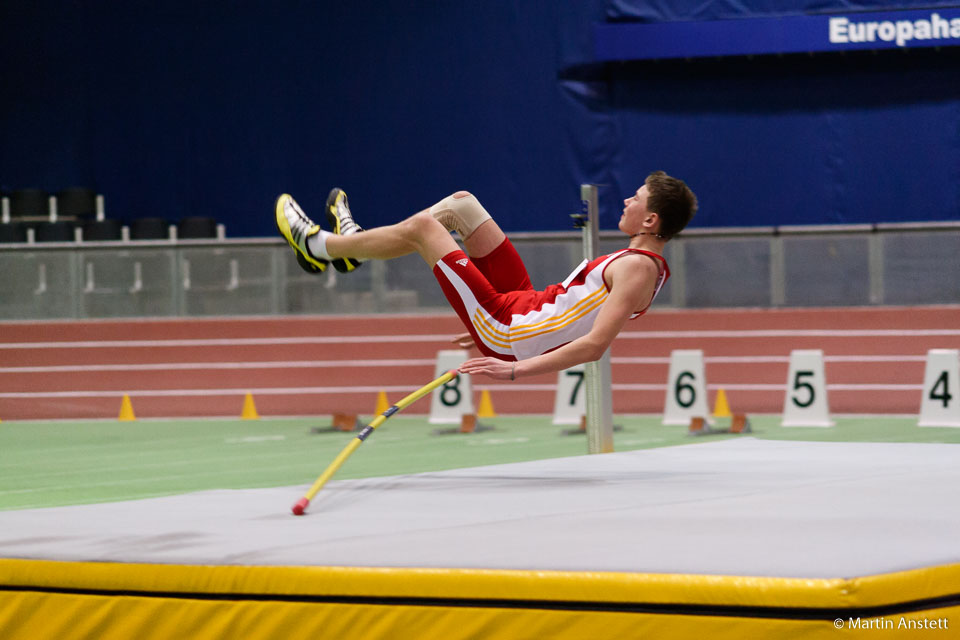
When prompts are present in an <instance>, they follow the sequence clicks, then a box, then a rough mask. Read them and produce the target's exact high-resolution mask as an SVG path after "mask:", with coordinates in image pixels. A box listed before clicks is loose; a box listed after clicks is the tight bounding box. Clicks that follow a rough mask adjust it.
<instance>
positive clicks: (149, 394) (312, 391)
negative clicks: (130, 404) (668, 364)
mask: <svg viewBox="0 0 960 640" xmlns="http://www.w3.org/2000/svg"><path fill="white" fill-rule="evenodd" d="M611 386H612V387H613V390H614V391H666V389H667V385H665V384H644V383H621V384H613V385H611ZM707 388H708V389H721V388H722V389H724V390H726V391H734V390H735V391H786V389H787V385H786V384H763V383H755V384H739V383H736V384H722V383H717V384H708V385H707ZM416 389H417V387H408V386H390V385H383V386H374V387H366V386H364V387H359V386H358V387H266V388H260V389H256V388H244V389H145V390H141V391H136V390H127V391H122V390H116V391H114V390H111V391H21V392H2V393H0V399H35V398H120V397H122V396H123V395H124V394H127V395H129V396H130V397H131V398H169V397H213V396H244V395H246V394H247V393H252V394H253V395H261V396H262V395H273V396H276V395H280V396H286V395H325V394H356V393H378V392H380V391H384V392H386V393H410V392H411V391H415V390H416ZM484 389H486V390H488V391H497V392H506V391H513V392H527V391H549V392H556V390H557V387H556V385H554V384H507V385H504V384H491V385H485V386H483V387H478V390H484ZM827 389H828V390H831V391H918V390H921V389H923V385H922V384H842V383H837V384H828V385H827Z"/></svg>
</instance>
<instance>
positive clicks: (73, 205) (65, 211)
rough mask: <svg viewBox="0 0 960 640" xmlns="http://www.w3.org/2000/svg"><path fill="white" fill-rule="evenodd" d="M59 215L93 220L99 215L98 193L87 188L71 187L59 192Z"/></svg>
mask: <svg viewBox="0 0 960 640" xmlns="http://www.w3.org/2000/svg"><path fill="white" fill-rule="evenodd" d="M57 215H58V216H64V217H66V218H76V219H78V220H80V219H84V218H86V219H90V220H92V219H93V218H95V217H96V215H97V192H96V191H94V190H93V189H88V188H87V187H69V188H67V189H63V190H61V191H58V192H57Z"/></svg>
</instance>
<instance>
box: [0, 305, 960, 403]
mask: <svg viewBox="0 0 960 640" xmlns="http://www.w3.org/2000/svg"><path fill="white" fill-rule="evenodd" d="M461 331H462V328H461V326H460V324H459V321H458V320H457V318H456V317H455V316H454V315H453V314H445V315H382V316H350V317H346V316H314V317H303V316H298V317H268V318H265V317H260V318H220V319H174V320H131V321H87V322H30V323H13V322H11V323H0V419H3V420H20V419H61V418H62V419H76V418H112V417H116V416H117V415H118V413H119V410H120V402H121V399H122V397H123V395H124V394H129V395H130V397H131V400H132V402H133V407H134V410H135V412H136V415H137V417H138V418H140V417H184V416H239V415H240V412H241V409H242V406H243V399H244V396H245V395H246V393H251V394H253V397H254V399H255V402H256V407H257V410H258V411H259V413H260V414H261V415H265V416H272V415H329V414H331V413H334V412H347V413H362V414H371V413H373V411H374V407H375V406H376V397H377V393H378V391H381V390H383V391H386V392H387V395H388V397H389V399H390V401H391V402H393V401H396V400H398V399H399V398H400V397H402V395H404V394H405V393H407V392H409V391H411V390H413V389H416V388H418V387H420V386H421V385H423V384H425V383H427V382H429V381H430V380H431V379H432V378H433V377H434V360H435V357H436V353H437V351H439V350H441V349H449V348H451V345H450V343H449V341H448V339H449V337H450V336H452V335H454V334H457V333H460V332H461ZM934 348H939V349H960V307H956V306H943V307H913V308H848V309H812V310H806V309H805V310H734V311H730V310H709V311H704V310H686V311H661V312H651V313H650V314H648V315H646V316H644V317H642V318H640V319H638V320H635V321H632V322H630V323H628V324H627V326H626V328H625V329H624V331H623V332H622V333H621V335H620V336H619V337H618V338H617V340H616V341H615V342H614V345H613V349H612V358H613V383H614V394H613V401H614V411H615V412H616V413H660V412H662V411H663V406H664V400H665V394H666V378H667V369H668V361H669V356H670V352H671V351H672V350H674V349H701V350H702V351H703V353H704V356H705V361H706V378H707V381H708V390H709V392H710V396H711V398H710V402H711V406H712V403H713V398H714V396H715V393H716V390H717V389H719V388H723V389H724V390H725V391H726V393H727V398H728V400H729V402H730V404H731V407H732V408H733V409H734V410H735V411H738V412H754V413H778V412H780V411H782V409H783V402H784V395H785V393H786V387H787V384H786V383H787V368H788V359H789V354H790V351H791V350H793V349H822V350H823V351H824V354H825V361H826V378H827V383H828V387H827V388H828V395H829V404H830V410H831V412H833V413H874V414H915V413H917V412H918V410H919V406H920V399H921V394H922V383H923V372H924V362H925V358H926V354H927V351H928V350H929V349H934ZM555 383H556V375H555V374H551V375H544V376H535V377H531V378H524V379H522V380H518V381H516V382H513V383H511V382H497V381H491V380H488V379H482V378H477V379H475V380H474V381H473V384H474V390H475V391H477V392H479V391H480V390H482V389H488V390H489V391H490V394H491V397H492V399H493V404H494V407H495V409H496V410H497V412H498V413H504V414H524V413H532V414H536V413H540V414H548V413H550V412H552V411H553V399H554V388H555ZM428 408H429V403H428V402H421V403H418V404H416V405H414V406H412V407H411V408H410V409H409V410H408V412H409V413H425V412H426V411H427V410H428Z"/></svg>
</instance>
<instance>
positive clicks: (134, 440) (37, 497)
mask: <svg viewBox="0 0 960 640" xmlns="http://www.w3.org/2000/svg"><path fill="white" fill-rule="evenodd" d="M660 420H661V418H660V417H659V416H630V417H616V418H615V420H614V423H615V424H616V425H617V431H616V433H615V434H614V446H615V449H616V450H617V451H629V450H633V449H646V448H653V447H667V446H674V445H683V444H692V443H696V442H703V441H707V440H711V441H712V440H715V439H723V438H744V437H753V438H760V439H766V440H819V441H831V442H936V443H960V429H953V428H930V427H918V426H917V419H916V417H836V416H835V417H834V420H835V421H836V426H834V427H830V428H817V427H790V428H784V427H781V426H780V421H781V418H780V416H774V415H767V416H751V417H750V422H751V426H752V429H753V431H752V433H749V434H742V435H720V434H717V435H704V436H691V435H689V434H688V432H687V428H686V427H682V426H663V425H662V424H661V423H660ZM368 421H369V420H368ZM718 423H719V424H718V426H719V427H723V426H724V424H725V423H724V421H723V420H718ZM329 425H330V419H329V418H328V417H320V418H261V419H259V420H239V419H237V420H218V419H205V420H137V421H135V422H119V421H116V420H104V421H80V422H18V421H12V422H10V421H4V422H0V510H9V509H27V508H37V507H53V506H63V505H74V504H89V503H95V502H113V501H118V500H135V499H139V498H148V497H155V496H164V495H174V494H181V493H187V492H191V491H201V490H208V489H250V488H265V487H277V486H287V485H309V484H310V483H311V482H313V481H314V480H315V479H316V478H317V476H318V475H319V474H320V473H321V472H323V470H324V469H325V468H326V467H327V465H328V464H329V463H330V462H331V461H332V460H333V459H334V457H336V455H337V454H338V453H339V452H340V451H341V450H342V449H343V447H344V446H345V445H346V444H347V443H348V442H349V441H350V439H351V438H353V437H354V435H355V432H354V433H348V432H326V431H324V432H320V433H317V432H315V431H314V429H315V428H320V429H326V428H328V427H329ZM480 425H481V428H480V429H479V430H478V431H477V432H475V433H471V434H460V433H449V434H438V433H437V431H444V430H446V431H449V430H452V429H456V427H453V426H451V427H447V426H444V425H431V424H429V423H428V422H427V419H426V417H424V416H397V417H395V418H393V419H391V420H390V421H389V422H388V423H387V424H385V425H384V426H383V427H381V428H380V429H378V430H377V431H376V432H375V433H374V434H372V435H371V436H370V438H369V439H367V440H366V441H365V442H364V443H363V445H362V446H361V447H360V449H359V450H358V451H357V452H356V453H355V454H354V455H353V456H352V457H351V458H350V459H349V460H348V461H347V462H346V464H344V466H343V468H342V469H340V470H339V471H338V473H337V474H336V476H335V477H334V478H333V481H334V482H335V481H337V480H345V479H349V478H366V477H376V476H389V475H398V474H411V473H419V472H427V471H441V470H446V469H455V468H465V467H479V466H486V465H495V464H503V463H509V462H524V461H529V460H539V459H545V458H559V457H566V456H578V455H587V453H586V451H587V443H586V436H585V435H583V434H574V435H565V431H566V430H567V429H570V428H572V427H561V426H555V425H553V424H551V418H550V417H549V416H545V417H517V416H510V417H497V418H487V419H482V420H480ZM297 497H298V496H297V492H296V491H293V492H291V495H290V498H291V501H292V500H294V499H296V498H297ZM286 507H287V505H279V506H278V508H286Z"/></svg>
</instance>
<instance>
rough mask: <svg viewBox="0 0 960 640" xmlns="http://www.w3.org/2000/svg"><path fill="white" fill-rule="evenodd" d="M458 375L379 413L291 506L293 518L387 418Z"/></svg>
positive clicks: (450, 375)
mask: <svg viewBox="0 0 960 640" xmlns="http://www.w3.org/2000/svg"><path fill="white" fill-rule="evenodd" d="M458 375H460V374H459V372H458V371H457V370H456V369H451V370H450V371H447V372H446V373H445V374H443V375H442V376H440V377H439V378H437V379H436V380H434V381H433V382H430V383H428V384H425V385H424V386H422V387H420V388H419V389H417V390H416V391H414V392H413V393H411V394H410V395H408V396H407V397H406V398H404V399H403V400H400V401H399V402H397V403H396V404H395V405H393V406H392V407H390V408H389V409H387V410H386V411H384V412H383V413H381V414H380V415H379V416H377V417H376V418H374V419H373V422H371V423H370V424H369V425H368V426H366V427H364V429H363V430H362V431H360V433H358V434H357V437H356V438H354V439H353V440H351V441H350V444H348V445H347V446H346V447H344V448H343V451H341V452H340V455H338V456H337V457H336V458H335V459H334V460H333V462H331V463H330V466H328V467H327V468H326V470H324V472H323V473H321V474H320V477H319V478H317V481H316V482H314V483H313V486H312V487H310V490H309V491H307V492H306V493H305V494H304V495H303V497H302V498H300V500H298V501H297V503H296V504H295V505H293V515H295V516H302V515H303V513H304V511H306V509H307V505H309V504H310V501H311V500H313V498H314V496H316V495H317V492H318V491H320V489H322V488H323V485H325V484H327V482H328V481H329V480H330V478H332V477H333V474H335V473H336V472H337V469H339V468H340V466H341V465H342V464H343V463H344V462H346V460H347V458H349V457H350V454H352V453H353V452H354V450H355V449H356V448H357V447H359V446H360V445H361V444H363V441H364V440H366V439H367V438H368V437H369V436H370V434H371V433H373V431H374V430H375V429H376V428H377V427H379V426H380V425H381V424H383V423H384V422H386V420H387V418H389V417H390V416H392V415H393V414H395V413H397V412H398V411H402V410H403V409H405V408H406V407H408V406H409V405H411V404H413V403H414V402H416V401H417V400H419V399H420V398H422V397H423V396H425V395H427V394H428V393H430V392H431V391H433V390H434V389H436V388H437V387H439V386H441V385H444V384H446V383H448V382H450V381H451V380H453V379H454V378H456V377H457V376H458Z"/></svg>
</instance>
